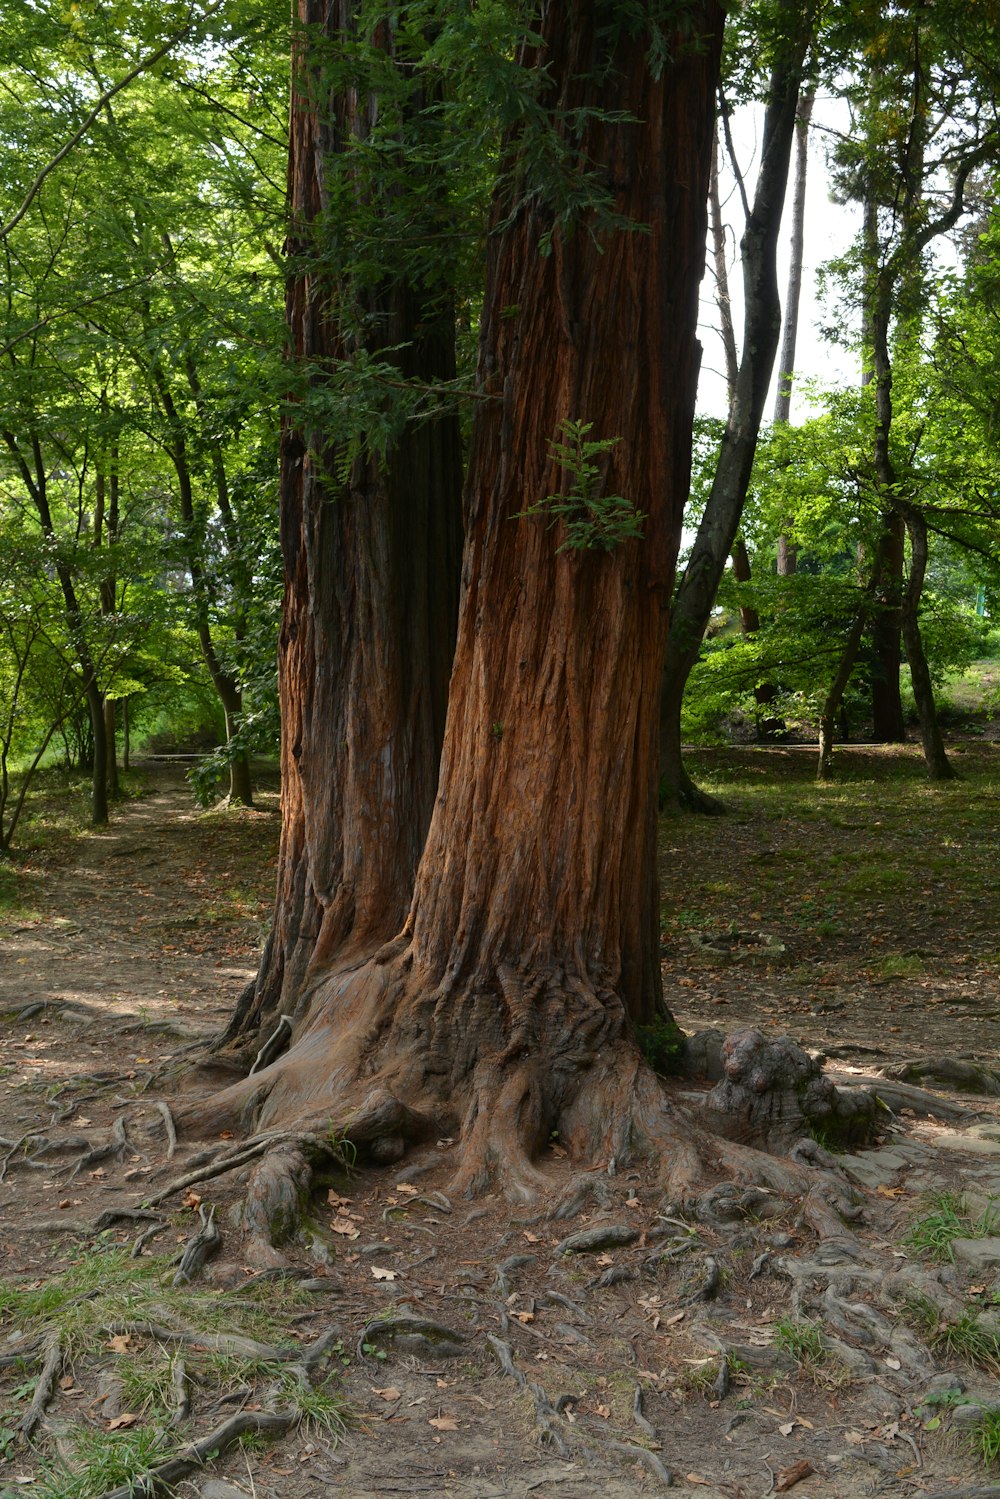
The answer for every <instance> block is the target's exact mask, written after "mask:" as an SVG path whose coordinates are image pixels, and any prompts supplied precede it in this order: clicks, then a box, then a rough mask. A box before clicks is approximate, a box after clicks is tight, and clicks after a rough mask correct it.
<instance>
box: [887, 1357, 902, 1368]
mask: <svg viewBox="0 0 1000 1499" xmlns="http://www.w3.org/2000/svg"><path fill="white" fill-rule="evenodd" d="M885 1366H886V1368H887V1369H901V1368H902V1367H903V1366H902V1364H901V1363H900V1362H899V1359H898V1358H887V1359H886V1361H885Z"/></svg>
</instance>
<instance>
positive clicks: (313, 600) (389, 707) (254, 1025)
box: [219, 0, 462, 1045]
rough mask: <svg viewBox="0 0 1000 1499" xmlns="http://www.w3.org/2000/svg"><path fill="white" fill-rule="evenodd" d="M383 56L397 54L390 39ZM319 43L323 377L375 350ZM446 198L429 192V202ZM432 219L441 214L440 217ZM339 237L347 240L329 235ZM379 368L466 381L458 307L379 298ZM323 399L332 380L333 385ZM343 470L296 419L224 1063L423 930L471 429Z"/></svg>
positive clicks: (301, 271) (296, 216) (315, 20)
mask: <svg viewBox="0 0 1000 1499" xmlns="http://www.w3.org/2000/svg"><path fill="white" fill-rule="evenodd" d="M354 11H355V6H354V4H353V3H352V0H336V3H335V4H333V5H332V6H329V5H327V4H325V3H322V0H300V6H299V22H300V25H301V27H302V29H303V35H305V28H317V27H323V28H325V33H324V34H325V35H326V36H327V37H328V38H329V39H330V41H331V42H334V41H336V39H337V38H338V37H342V36H344V35H348V34H351V33H352V32H353V30H354V25H355V21H354ZM381 36H382V40H381V45H383V46H384V47H385V49H386V51H387V52H388V53H389V54H390V55H391V54H392V48H393V39H392V36H391V33H390V32H389V29H388V27H383V29H382V34H381ZM321 77H322V67H321V66H320V65H317V66H316V67H315V69H314V68H313V66H312V64H311V61H310V58H309V56H308V55H307V53H306V51H305V48H304V46H303V45H302V44H301V43H300V45H299V48H298V50H297V53H296V57H295V62H294V73H293V98H292V111H291V141H290V155H289V166H288V180H289V203H290V213H291V226H290V230H289V238H288V243H287V246H286V249H287V254H288V258H289V264H290V266H291V267H292V273H291V275H290V278H289V282H288V288H287V294H286V313H287V320H288V326H289V331H290V338H291V358H292V359H293V360H294V361H296V362H297V363H300V364H302V365H303V366H311V367H312V368H313V369H317V370H321V369H323V368H324V367H333V366H335V365H336V363H337V362H338V361H340V360H343V359H345V358H349V357H350V355H351V354H352V353H353V352H355V351H356V350H357V347H358V345H357V344H356V343H352V341H351V335H350V334H349V333H345V332H344V331H342V329H341V328H340V327H339V326H338V324H337V322H336V320H335V317H334V315H333V313H332V312H331V311H327V310H326V309H327V306H328V298H329V292H330V282H329V273H328V272H324V267H323V257H324V248H325V247H324V245H323V243H322V239H321V236H322V234H323V232H324V230H323V217H324V213H325V212H326V211H327V210H328V204H329V198H330V189H331V183H330V181H329V180H328V174H330V173H332V172H333V171H334V170H336V167H335V165H334V158H335V157H336V155H337V153H339V154H340V158H341V163H340V169H341V170H346V171H350V152H351V149H352V146H353V144H354V143H355V142H356V140H357V139H358V138H363V136H364V133H365V129H366V124H365V112H366V109H369V108H370V109H372V110H376V109H377V104H376V102H375V101H372V100H366V99H365V98H364V97H363V94H362V93H361V91H358V92H356V93H354V94H353V95H351V96H350V97H349V96H348V95H347V93H346V92H345V93H344V94H341V95H339V96H335V97H333V98H332V99H331V98H327V99H325V100H324V98H323V93H322V89H323V85H322V82H321ZM440 190H441V189H440V184H436V183H435V182H434V181H429V182H428V192H429V193H432V194H433V193H439V192H440ZM430 211H431V212H434V211H436V210H435V209H434V207H433V205H432V207H431V210H430ZM326 228H327V231H328V230H329V225H327V226H326ZM365 297H366V313H367V315H368V322H369V326H371V327H375V328H377V330H378V332H377V334H376V335H372V336H370V337H369V339H368V341H367V343H366V344H365V345H364V347H365V349H366V350H367V352H368V353H370V354H374V355H379V354H380V351H385V352H381V355H380V357H383V358H389V359H391V360H392V361H393V362H394V363H395V364H396V365H397V367H398V369H399V377H400V379H411V378H413V379H417V380H419V381H421V382H422V383H423V384H425V385H428V386H435V385H439V384H443V383H444V382H447V381H452V380H454V378H455V351H454V317H453V313H452V309H451V304H450V299H449V298H448V297H447V296H445V297H444V298H442V296H441V295H440V293H439V292H432V291H431V290H430V289H428V288H423V287H421V286H420V285H419V284H418V285H414V284H411V283H408V282H406V281H397V282H395V283H392V284H390V283H389V282H386V284H385V285H383V286H381V287H380V288H378V289H376V290H375V291H368V292H366V293H365ZM319 378H320V380H321V379H322V377H319ZM342 464H343V454H342V452H341V451H338V449H337V447H336V445H335V444H333V443H331V442H330V441H329V440H328V439H327V437H326V435H325V434H324V433H323V432H322V431H318V430H310V429H308V428H307V427H305V426H304V425H303V423H302V421H300V420H299V419H297V418H296V417H295V416H294V415H293V416H291V417H289V418H287V419H286V422H285V426H284V430H283V434H282V453H281V546H282V552H283V556H284V564H285V597H284V610H283V619H282V625H281V633H280V637H279V646H278V650H279V686H280V696H281V720H282V747H281V771H282V838H281V849H280V853H279V861H278V887H277V896H276V903H275V916H274V924H273V927H272V931H271V934H270V937H269V939H268V942H267V945H266V947H265V951H264V955H263V958H262V961H261V965H260V969H259V971H258V974H257V977H256V979H255V980H254V982H253V983H252V984H251V985H250V986H249V987H248V988H247V990H245V991H244V993H243V995H242V996H241V998H240V1001H239V1004H238V1005H237V1008H236V1012H235V1014H234V1016H233V1019H232V1021H231V1022H230V1025H229V1027H228V1029H227V1030H226V1032H225V1034H224V1035H223V1036H222V1037H221V1038H220V1043H219V1044H220V1045H221V1044H224V1043H230V1042H234V1041H240V1042H242V1041H243V1040H244V1039H245V1038H248V1037H253V1036H255V1035H256V1034H257V1033H258V1032H259V1031H260V1030H261V1029H262V1028H264V1029H267V1028H268V1027H269V1026H270V1025H271V1024H272V1022H273V1021H274V1020H275V1018H276V1017H277V1016H279V1015H281V1014H289V1015H295V1016H298V1015H300V1014H301V1013H302V1012H303V1009H304V1007H305V1005H306V1003H307V1001H308V997H309V994H310V992H311V989H312V987H313V984H314V982H315V981H316V978H317V975H321V974H322V973H325V972H326V971H328V970H329V968H330V967H331V965H333V964H334V963H336V962H341V961H342V962H357V961H360V960H361V959H362V958H364V957H366V956H370V954H371V953H372V952H373V951H374V950H376V949H377V948H378V947H380V946H381V944H382V943H384V942H385V941H386V940H387V939H389V938H390V937H393V936H394V935H395V934H396V933H397V932H398V931H399V929H400V927H401V926H402V924H403V921H404V919H405V917H406V913H407V909H408V907H409V903H410V897H411V895H412V893H413V878H414V874H415V871H416V867H417V862H418V860H419V858H420V853H421V850H422V848H423V845H424V840H425V838H426V835H427V828H428V825H429V823H430V818H431V811H432V808H433V804H434V794H435V790H436V787H437V774H438V763H439V760H440V753H441V742H442V738H443V734H444V721H445V711H446V706H447V694H448V674H449V671H450V669H451V662H452V655H453V651H454V642H455V627H456V619H457V611H458V591H459V575H460V557H461V484H462V452H461V440H460V434H459V428H458V419H457V417H456V416H455V415H453V414H445V415H439V416H436V417H432V418H429V419H426V420H424V421H422V422H420V423H414V422H411V423H410V424H409V425H408V426H407V427H406V429H405V431H404V432H403V434H402V436H401V437H400V438H399V439H398V441H397V442H396V444H395V445H394V446H393V447H392V449H391V450H390V452H389V454H388V455H387V458H386V460H385V462H382V461H381V460H379V459H378V458H377V457H374V456H372V457H358V458H356V459H355V461H354V462H353V465H352V466H351V469H350V474H349V476H348V478H347V480H346V482H344V478H343V475H342V472H341V473H339V476H338V471H339V470H341V469H342Z"/></svg>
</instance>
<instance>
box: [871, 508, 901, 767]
mask: <svg viewBox="0 0 1000 1499" xmlns="http://www.w3.org/2000/svg"><path fill="white" fill-rule="evenodd" d="M882 528H883V531H884V532H885V534H886V537H887V545H886V550H885V567H884V569H883V574H882V587H881V589H880V590H879V598H878V607H877V611H876V613H875V616H874V619H873V623H872V632H871V633H872V658H873V659H872V665H871V694H872V728H873V734H872V737H873V738H874V740H875V743H876V744H903V743H905V741H906V721H905V719H904V717H903V700H902V698H901V697H900V691H899V669H900V665H901V663H902V643H901V637H902V628H903V612H902V596H903V556H904V550H905V548H904V536H905V526H904V524H903V517H902V516H901V515H899V514H898V513H896V512H895V511H894V510H889V511H887V512H886V513H885V514H884V515H883V517H882Z"/></svg>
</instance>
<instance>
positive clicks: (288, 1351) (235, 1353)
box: [99, 1309, 302, 1364]
mask: <svg viewBox="0 0 1000 1499" xmlns="http://www.w3.org/2000/svg"><path fill="white" fill-rule="evenodd" d="M158 1310H159V1309H158ZM99 1331H100V1332H101V1333H103V1334H104V1335H105V1336H107V1337H109V1338H113V1337H143V1338H151V1339H152V1340H153V1341H154V1342H156V1343H184V1344H187V1345H188V1346H189V1347H191V1348H200V1349H208V1350H209V1352H211V1353H224V1354H227V1355H228V1356H229V1357H230V1358H252V1359H262V1360H265V1361H266V1362H268V1363H275V1364H286V1363H289V1362H290V1361H291V1360H293V1359H296V1358H299V1357H300V1355H301V1351H302V1350H301V1349H299V1348H275V1347H273V1346H272V1345H271V1344H270V1343H258V1342H257V1341H256V1339H254V1338H244V1337H241V1336H239V1335H238V1334H236V1333H222V1332H198V1331H196V1329H195V1328H193V1327H184V1328H178V1327H167V1326H166V1325H164V1324H163V1323H161V1322H148V1321H140V1322H131V1321H130V1322H108V1323H106V1324H105V1325H104V1326H103V1327H102V1328H100V1329H99Z"/></svg>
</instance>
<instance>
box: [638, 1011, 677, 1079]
mask: <svg viewBox="0 0 1000 1499" xmlns="http://www.w3.org/2000/svg"><path fill="white" fill-rule="evenodd" d="M635 1039H636V1044H637V1045H638V1047H639V1050H640V1051H641V1052H642V1054H643V1056H644V1057H645V1058H646V1061H647V1062H648V1063H649V1065H650V1067H652V1069H653V1071H654V1072H656V1073H659V1075H660V1077H671V1076H673V1075H674V1074H675V1073H676V1072H678V1071H679V1070H680V1065H681V1058H682V1055H683V1049H684V1032H683V1031H682V1030H681V1028H680V1026H679V1025H677V1023H676V1022H675V1021H674V1020H665V1019H663V1018H662V1017H660V1016H657V1018H656V1019H655V1020H653V1021H652V1022H651V1024H649V1025H639V1026H636V1031H635Z"/></svg>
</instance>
